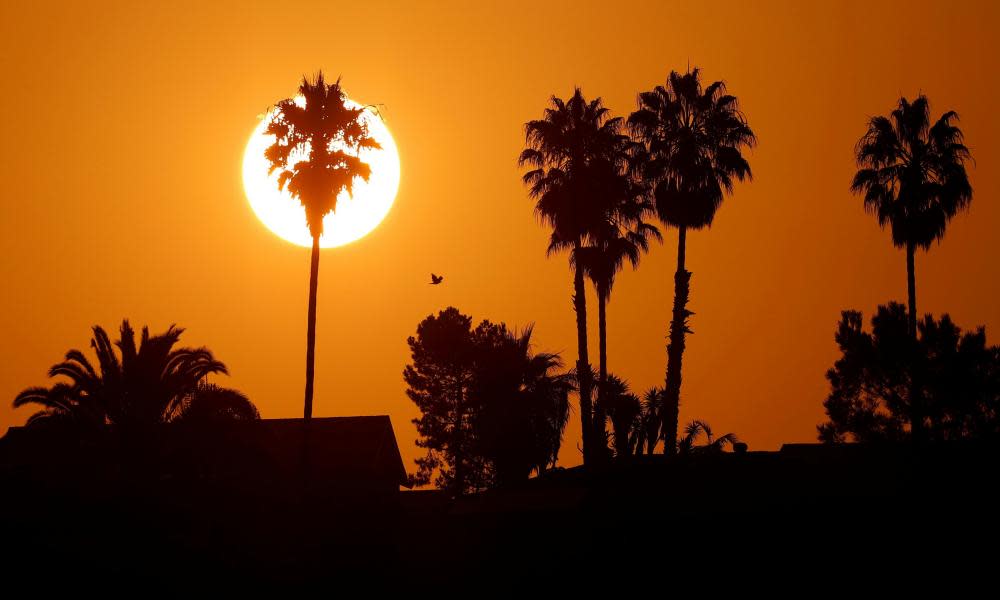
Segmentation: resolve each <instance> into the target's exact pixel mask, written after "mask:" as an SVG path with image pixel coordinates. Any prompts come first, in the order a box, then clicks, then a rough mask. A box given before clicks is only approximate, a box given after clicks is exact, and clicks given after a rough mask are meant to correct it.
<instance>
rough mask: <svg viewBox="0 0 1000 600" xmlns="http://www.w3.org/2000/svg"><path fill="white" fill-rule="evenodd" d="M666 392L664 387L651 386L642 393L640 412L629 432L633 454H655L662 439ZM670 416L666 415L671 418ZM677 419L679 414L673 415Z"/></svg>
mask: <svg viewBox="0 0 1000 600" xmlns="http://www.w3.org/2000/svg"><path fill="white" fill-rule="evenodd" d="M665 398H666V394H665V393H664V391H663V388H659V387H655V386H654V387H651V388H649V389H648V390H646V392H645V393H644V394H643V395H642V400H641V403H640V405H639V414H638V415H637V416H636V418H635V419H634V420H633V422H632V430H631V432H630V433H629V448H630V449H631V451H632V454H636V455H639V454H643V453H644V452H645V453H646V454H653V451H654V450H655V449H656V443H657V442H658V441H659V439H660V428H661V426H662V424H663V421H664V419H665V418H664V417H663V401H664V399H665ZM669 418H670V417H666V419H669ZM673 419H675V420H676V419H677V415H676V414H675V415H674V416H673Z"/></svg>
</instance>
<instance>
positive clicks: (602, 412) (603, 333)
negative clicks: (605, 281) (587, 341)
mask: <svg viewBox="0 0 1000 600" xmlns="http://www.w3.org/2000/svg"><path fill="white" fill-rule="evenodd" d="M607 304H608V301H607V298H606V294H605V292H604V289H602V288H598V290H597V353H598V362H599V363H600V364H599V366H598V376H597V377H598V379H597V402H596V403H595V404H594V452H597V451H598V449H602V450H603V449H604V447H605V446H606V444H607V437H608V436H607V414H608V412H607V405H606V404H605V403H606V402H607V398H606V396H607V390H606V387H607V382H608V311H607Z"/></svg>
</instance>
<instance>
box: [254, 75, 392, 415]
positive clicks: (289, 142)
mask: <svg viewBox="0 0 1000 600" xmlns="http://www.w3.org/2000/svg"><path fill="white" fill-rule="evenodd" d="M365 110H366V109H365V108H363V107H353V106H349V105H348V102H347V95H346V94H345V93H344V91H343V89H342V88H341V87H340V79H337V81H336V82H334V83H332V84H327V83H326V81H325V80H324V79H323V73H319V74H318V75H316V79H315V80H314V81H309V80H308V79H306V78H305V77H303V78H302V83H301V84H299V98H287V99H285V100H282V101H281V102H278V104H277V105H275V108H274V114H273V117H272V119H271V122H270V123H268V126H267V130H266V132H265V133H267V134H268V135H273V136H274V138H275V139H274V144H272V145H271V146H270V147H268V148H267V150H266V151H265V156H266V157H267V160H268V161H269V162H270V163H271V170H270V172H271V173H273V172H275V171H278V173H279V174H278V186H279V187H280V188H281V189H284V188H285V186H287V187H288V191H289V192H290V193H291V195H292V196H293V197H294V198H296V199H298V201H299V202H301V203H302V206H303V208H304V209H305V216H306V225H308V227H309V233H310V235H312V241H313V243H312V260H311V261H310V267H309V317H308V327H307V333H306V391H305V406H304V416H305V419H306V421H308V420H309V419H311V418H312V400H313V364H314V362H315V360H314V359H315V348H316V289H317V285H318V278H319V238H320V236H321V235H323V218H324V217H326V215H327V214H329V213H332V212H335V211H336V210H337V198H338V197H339V196H340V194H341V193H342V192H347V193H348V194H350V193H352V192H353V189H354V181H355V180H356V179H363V180H365V181H368V177H369V176H370V175H371V167H370V166H369V165H368V163H365V162H363V161H362V160H361V159H360V158H359V156H358V153H359V151H360V150H361V149H363V148H371V149H378V148H380V146H379V145H378V142H376V141H375V140H374V139H372V138H371V137H370V135H369V133H368V126H367V124H366V123H365V121H364V119H363V117H362V114H363V113H364V112H365Z"/></svg>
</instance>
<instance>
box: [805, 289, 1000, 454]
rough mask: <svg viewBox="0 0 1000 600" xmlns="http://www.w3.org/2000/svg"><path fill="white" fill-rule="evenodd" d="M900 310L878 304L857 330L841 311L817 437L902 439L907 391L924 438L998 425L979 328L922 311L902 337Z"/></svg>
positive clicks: (990, 357) (854, 318) (997, 376)
mask: <svg viewBox="0 0 1000 600" xmlns="http://www.w3.org/2000/svg"><path fill="white" fill-rule="evenodd" d="M907 320H908V319H907V311H906V308H905V307H904V306H903V305H901V304H897V303H890V304H889V305H886V306H879V308H878V311H877V312H876V314H875V316H873V317H872V320H871V332H867V331H864V329H863V327H862V315H861V313H860V312H857V311H844V313H843V317H842V319H841V321H840V324H839V325H838V328H837V334H836V340H837V345H838V346H839V347H840V351H841V357H840V358H839V359H838V360H837V362H836V363H835V364H834V366H833V368H832V369H830V370H829V371H828V372H827V374H826V376H827V379H828V380H829V381H830V395H829V396H828V397H827V399H826V401H825V402H824V403H823V404H824V406H825V408H826V414H827V417H828V419H829V420H828V421H827V422H826V423H823V424H821V425H820V426H819V438H820V440H822V441H825V442H844V441H859V442H876V441H899V440H904V439H908V438H909V437H910V435H911V433H912V421H913V417H914V414H913V413H914V408H913V407H914V394H917V395H918V401H917V404H918V406H919V407H921V408H920V410H921V413H922V415H923V416H922V420H923V423H922V425H923V427H924V429H925V430H926V435H927V436H928V439H931V440H956V439H968V438H983V437H987V436H991V435H995V434H996V433H997V432H998V431H1000V347H997V346H989V345H987V343H986V331H985V329H984V328H982V327H980V328H978V329H976V330H975V331H972V332H963V331H962V330H961V329H960V328H959V327H958V326H957V325H955V324H954V323H953V322H952V320H951V318H950V317H948V315H943V316H942V317H941V318H940V319H939V320H935V319H934V317H933V316H931V315H927V316H925V317H924V319H923V320H922V321H920V323H919V325H918V338H917V339H916V340H914V339H913V337H911V336H910V334H909V331H908V324H907Z"/></svg>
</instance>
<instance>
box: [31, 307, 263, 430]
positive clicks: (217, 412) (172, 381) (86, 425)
mask: <svg viewBox="0 0 1000 600" xmlns="http://www.w3.org/2000/svg"><path fill="white" fill-rule="evenodd" d="M93 331H94V337H93V338H92V339H91V341H90V346H91V348H93V349H94V353H95V355H96V358H97V366H96V367H95V366H94V365H93V364H92V363H91V362H90V360H89V359H88V358H87V357H86V356H85V355H84V353H83V352H81V351H80V350H70V351H69V352H67V353H66V360H64V361H63V362H60V363H58V364H56V365H53V367H52V368H51V369H49V376H50V377H64V378H65V379H66V380H65V381H59V382H57V383H55V384H53V385H52V386H51V387H48V388H45V387H31V388H28V389H25V390H24V391H22V392H21V393H20V394H18V395H17V397H16V398H15V399H14V407H15V408H17V407H20V406H24V405H26V404H36V405H39V406H41V407H42V410H40V411H39V412H37V413H35V414H34V415H32V416H31V417H30V418H29V419H28V425H29V426H31V425H38V424H41V423H48V424H53V425H54V424H60V425H68V426H71V427H73V428H75V429H77V430H78V431H91V432H95V431H99V430H103V429H106V428H108V427H115V428H118V429H141V428H145V427H149V426H153V425H158V424H161V423H167V422H173V421H185V422H206V421H217V420H234V419H235V420H246V419H250V420H253V419H258V418H259V415H258V413H257V408H256V407H255V406H254V405H253V403H252V402H250V400H249V399H247V397H246V396H244V395H243V394H241V393H240V392H238V391H236V390H232V389H227V388H222V387H219V386H216V385H214V384H208V383H206V382H205V381H204V379H205V377H207V376H208V375H210V374H212V373H222V374H225V373H227V371H226V366H225V365H224V364H222V362H220V361H218V360H216V359H215V357H214V356H213V355H212V352H211V351H210V350H208V349H207V348H176V347H175V346H176V345H177V343H178V341H179V340H180V337H181V334H182V333H183V332H184V330H183V329H181V328H178V327H175V326H173V325H171V326H170V327H169V328H168V329H167V331H165V332H164V333H161V334H159V335H150V333H149V328H147V327H143V329H142V336H141V338H140V339H139V340H138V343H137V341H136V339H135V331H134V330H133V329H132V326H131V325H130V324H129V322H128V321H127V320H125V321H122V325H121V330H120V337H119V339H118V340H116V341H115V342H113V343H112V341H111V339H110V337H109V336H108V334H107V332H106V331H105V330H104V329H103V328H102V327H99V326H95V327H94V328H93ZM115 347H117V348H118V352H116V351H115Z"/></svg>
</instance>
